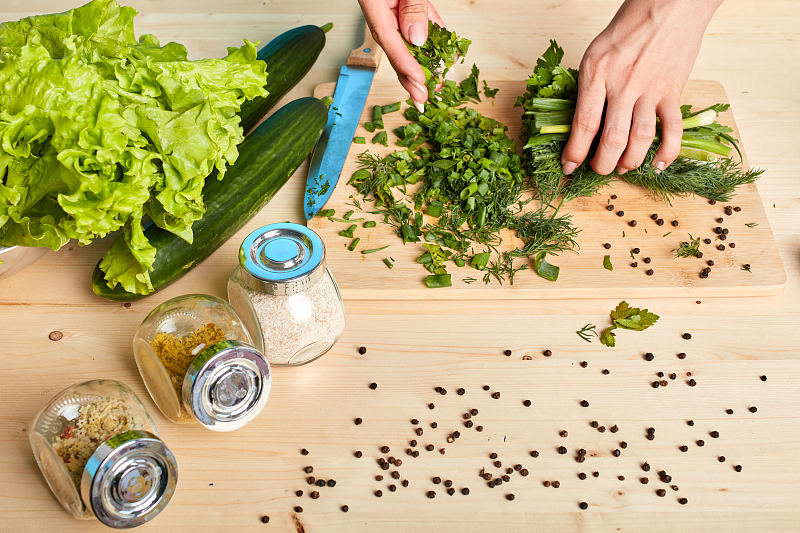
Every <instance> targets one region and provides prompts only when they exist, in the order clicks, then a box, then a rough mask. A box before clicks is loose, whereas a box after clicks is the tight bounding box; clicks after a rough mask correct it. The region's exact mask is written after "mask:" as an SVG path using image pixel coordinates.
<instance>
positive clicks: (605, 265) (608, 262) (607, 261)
mask: <svg viewBox="0 0 800 533" xmlns="http://www.w3.org/2000/svg"><path fill="white" fill-rule="evenodd" d="M603 268H605V269H606V270H614V265H612V264H611V256H610V255H606V256H604V257H603Z"/></svg>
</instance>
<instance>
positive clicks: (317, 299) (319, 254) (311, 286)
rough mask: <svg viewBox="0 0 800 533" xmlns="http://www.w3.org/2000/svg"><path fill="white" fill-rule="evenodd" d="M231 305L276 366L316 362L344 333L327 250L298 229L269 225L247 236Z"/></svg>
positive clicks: (310, 234)
mask: <svg viewBox="0 0 800 533" xmlns="http://www.w3.org/2000/svg"><path fill="white" fill-rule="evenodd" d="M228 301H230V303H231V305H233V307H234V308H235V309H236V311H237V313H239V316H241V317H242V320H243V321H244V323H245V325H246V326H247V329H248V330H249V331H250V332H251V333H252V336H253V340H254V341H257V339H258V340H260V342H261V344H260V345H259V344H256V346H258V347H261V348H262V352H263V353H264V355H265V356H266V358H267V359H268V360H269V362H270V363H273V364H281V365H301V364H303V363H308V362H309V361H313V360H314V359H316V358H317V357H319V356H321V355H322V354H324V353H325V352H327V351H328V350H330V349H331V347H332V346H333V345H334V344H335V343H336V341H337V340H338V339H339V336H340V335H341V334H342V332H343V331H344V324H345V318H344V303H343V302H342V296H341V294H340V293H339V287H338V286H337V285H336V280H335V279H334V277H333V274H332V273H331V271H330V270H329V269H328V268H327V266H326V264H325V245H324V244H323V243H322V239H320V237H319V235H317V234H316V233H314V231H312V230H310V229H309V228H307V227H305V226H301V225H299V224H291V223H281V224H270V225H268V226H264V227H262V228H259V229H257V230H255V231H254V232H252V233H251V234H250V235H248V236H247V238H246V239H245V240H244V242H243V243H242V246H241V248H240V249H239V266H238V267H237V268H236V269H235V270H234V271H233V273H232V274H231V277H230V279H229V280H228Z"/></svg>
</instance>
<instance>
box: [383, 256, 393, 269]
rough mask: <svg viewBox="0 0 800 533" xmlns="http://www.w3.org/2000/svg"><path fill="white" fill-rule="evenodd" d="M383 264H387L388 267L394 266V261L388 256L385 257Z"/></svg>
mask: <svg viewBox="0 0 800 533" xmlns="http://www.w3.org/2000/svg"><path fill="white" fill-rule="evenodd" d="M383 264H384V265H386V267H387V268H394V263H392V262H391V261H390V260H389V258H388V257H384V258H383Z"/></svg>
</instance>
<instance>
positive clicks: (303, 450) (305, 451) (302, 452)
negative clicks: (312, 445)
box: [300, 448, 308, 455]
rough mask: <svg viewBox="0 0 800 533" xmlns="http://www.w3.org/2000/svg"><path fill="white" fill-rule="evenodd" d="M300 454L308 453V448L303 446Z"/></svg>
mask: <svg viewBox="0 0 800 533" xmlns="http://www.w3.org/2000/svg"><path fill="white" fill-rule="evenodd" d="M300 455H308V450H306V449H305V448H303V449H302V450H300Z"/></svg>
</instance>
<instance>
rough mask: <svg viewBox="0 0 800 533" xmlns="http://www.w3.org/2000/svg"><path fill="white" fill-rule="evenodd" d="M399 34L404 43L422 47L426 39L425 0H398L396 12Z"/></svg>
mask: <svg viewBox="0 0 800 533" xmlns="http://www.w3.org/2000/svg"><path fill="white" fill-rule="evenodd" d="M397 13H398V19H399V23H400V32H401V33H402V34H403V37H405V39H406V41H408V42H410V43H411V44H413V45H414V46H422V45H423V44H425V41H426V40H427V39H428V2H427V0H400V5H399V7H398V10H397Z"/></svg>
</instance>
